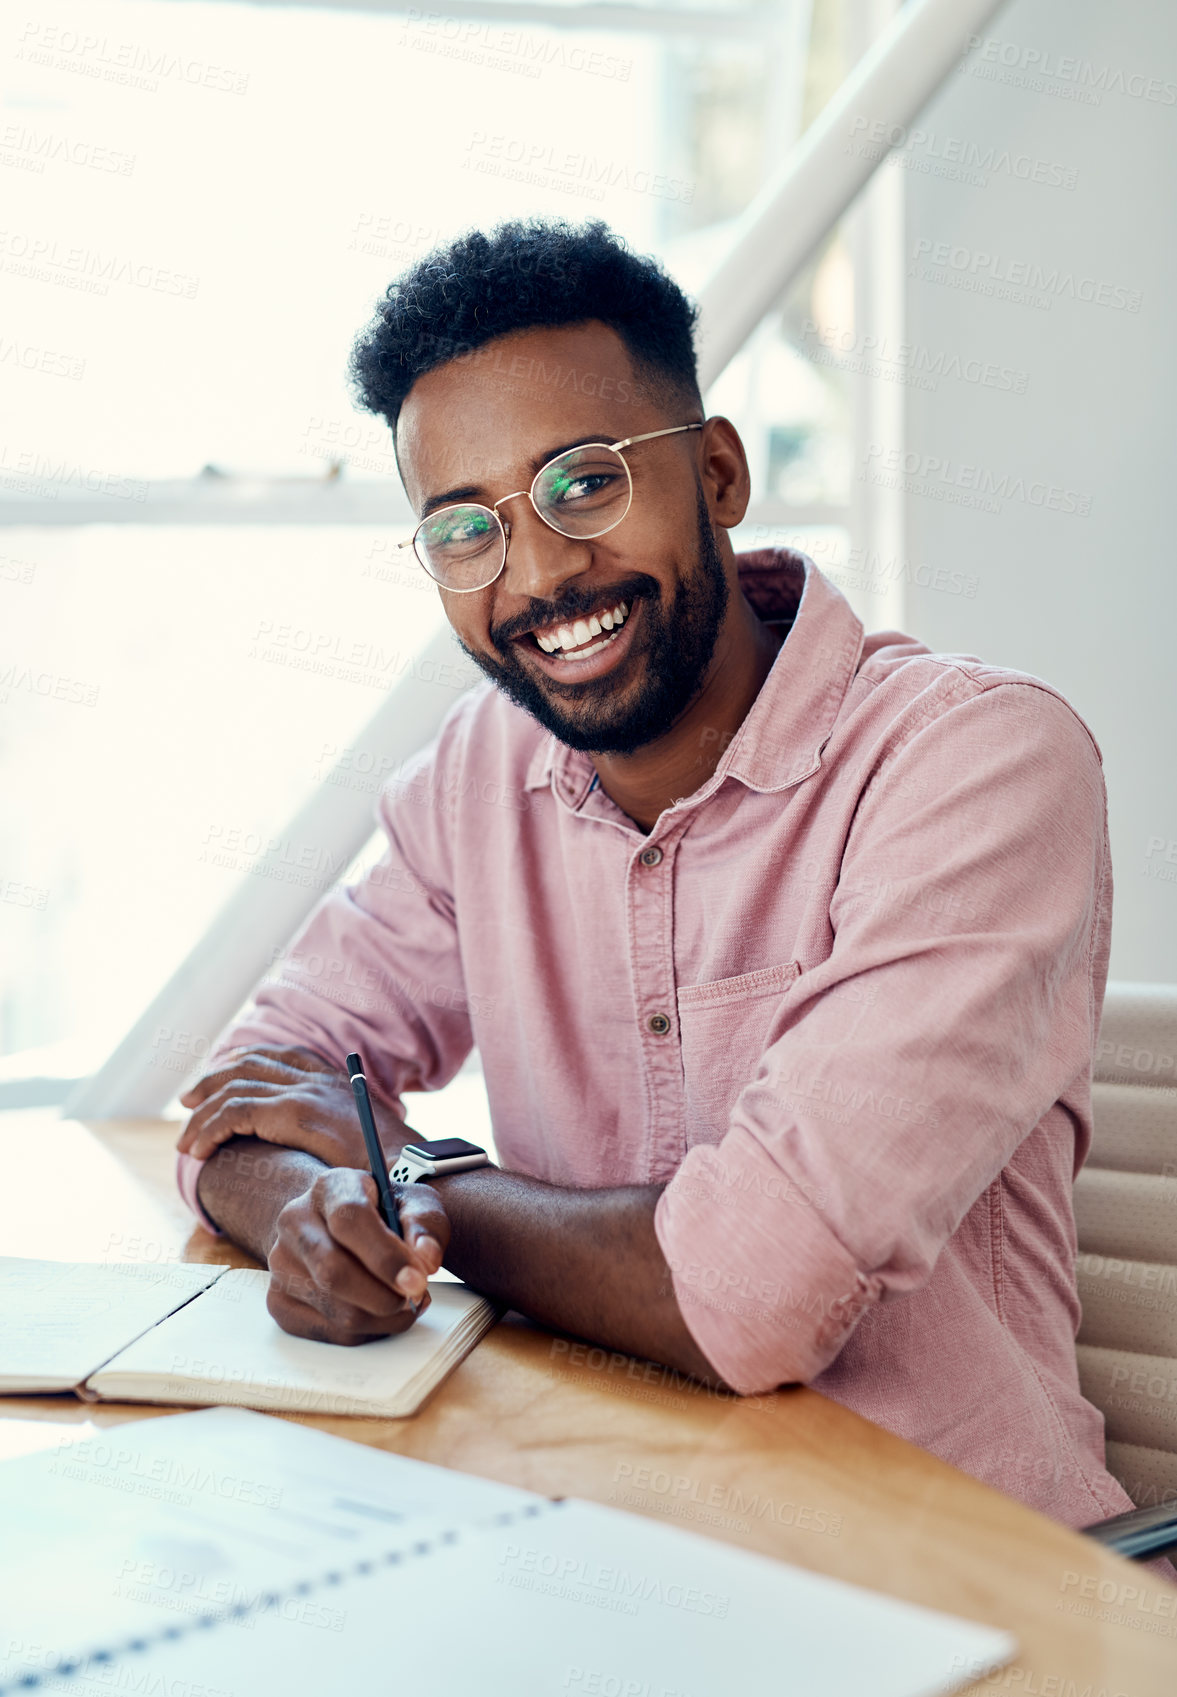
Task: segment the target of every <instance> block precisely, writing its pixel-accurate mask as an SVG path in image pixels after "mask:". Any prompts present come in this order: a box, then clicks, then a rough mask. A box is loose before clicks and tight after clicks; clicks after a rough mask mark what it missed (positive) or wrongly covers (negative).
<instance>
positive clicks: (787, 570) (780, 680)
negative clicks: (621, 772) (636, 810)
mask: <svg viewBox="0 0 1177 1697" xmlns="http://www.w3.org/2000/svg"><path fill="white" fill-rule="evenodd" d="M736 565H737V568H738V571H739V579H740V588H741V589H742V590H743V592H744V594H745V595H746V596H747V598H748V600H749V602H750V603H751V605H752V607H753V608H754V609H755V611H756V612H757V613H758V614H759V616H760V618H761V620H762V621H763V622H765V623H766V624H775V623H784V624H785V626H786V630H787V635H786V637H785V640H784V642H782V644H781V647H780V650H779V652H778V653H777V657H776V659H775V660H774V661H773V663H772V668H771V670H770V671H769V674H768V676H767V678H766V679H765V680H764V683H763V685H762V686H761V689H760V693H759V695H758V696H757V697H756V700H755V701H754V702H753V703H752V706H751V707H750V709H749V710H748V713H747V714H746V716H745V718H744V721H743V723H742V724H741V726H740V728H739V730H738V731H737V732H736V734H735V736H734V737H733V738H732V740H731V742H730V743H729V744H728V746H727V748H726V749H725V750H724V752H723V754H722V756H721V758H720V761H719V765H718V766H717V767H716V769H715V771H714V773H713V774H712V776H711V777H710V778H709V779H708V780H707V782H706V783H705V784H703V785H702V786H701V787H700V788H699V789H698V790H696V791H695V793H694V795H693V796H691V797H690V801H691V802H692V803H697V802H700V801H703V800H705V799H706V798H707V796H709V795H711V794H712V792H713V791H714V790H716V789H718V788H719V785H720V784H721V783H722V782H723V781H724V779H725V778H738V779H739V780H740V782H741V783H743V784H746V785H747V786H748V787H749V789H754V790H760V791H773V790H783V789H787V788H789V786H790V785H792V784H796V783H799V782H800V781H801V779H802V778H807V777H809V776H810V774H811V773H813V772H816V771H817V769H818V767H819V765H820V764H821V751H822V749H823V748H824V746H825V744H826V743H827V742H828V741H829V738H830V733H831V732H832V731H833V728H834V722H835V720H836V719H837V716H838V712H839V709H840V708H841V705H842V701H843V699H844V697H845V694H846V691H847V689H848V688H849V687H850V683H851V680H852V679H853V677H854V674H855V672H856V670H857V669H858V662H859V658H860V656H861V654H862V643H863V626H862V621H861V620H860V619H858V618H857V617H856V616H855V614H854V612H853V610H852V609H851V607H850V604H849V603H848V602H847V600H846V598H845V596H844V595H842V593H841V591H840V590H838V589H836V588H835V587H834V585H833V584H832V583H831V582H830V580H829V579H828V578H827V577H823V576H822V574H821V572H820V571H818V569H817V567H816V566H815V565H814V563H813V561H812V560H811V559H810V558H809V556H808V555H807V554H801V553H798V552H797V551H796V550H795V549H792V548H758V549H756V550H755V551H754V552H752V553H747V554H738V555H737V556H736ZM595 776H596V767H595V766H594V765H593V763H592V760H591V758H590V756H589V755H587V754H583V753H581V752H580V751H579V750H576V749H571V748H569V747H568V746H567V745H566V744H564V743H561V742H559V741H558V740H557V739H556V738H555V737H554V736H552V735H551V734H550V733H549V734H548V735H546V736H545V737H544V738H543V739H542V741H541V742H540V744H539V746H538V747H537V748H536V751H535V753H534V755H533V756H532V759H531V762H530V764H529V766H528V769H527V780H526V783H525V784H524V788H525V789H528V790H535V789H544V788H546V787H547V786H548V785H549V784H550V785H552V787H553V788H554V789H555V790H556V791H557V793H558V794H560V795H561V796H562V798H563V799H564V801H565V802H566V803H567V804H568V806H569V807H571V808H574V809H575V808H578V807H579V806H580V804H581V803H582V802H583V801H584V799H585V797H586V796H587V794H588V792H589V790H590V789H591V787H592V782H593V778H594V777H595Z"/></svg>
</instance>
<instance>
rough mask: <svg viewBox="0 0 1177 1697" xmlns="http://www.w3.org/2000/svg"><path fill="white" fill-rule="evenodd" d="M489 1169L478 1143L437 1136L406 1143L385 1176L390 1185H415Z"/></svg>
mask: <svg viewBox="0 0 1177 1697" xmlns="http://www.w3.org/2000/svg"><path fill="white" fill-rule="evenodd" d="M489 1166H490V1156H489V1155H488V1154H487V1152H486V1150H485V1149H480V1148H479V1147H478V1145H477V1143H467V1142H466V1139H465V1138H464V1137H439V1138H436V1139H435V1140H434V1141H433V1142H432V1143H406V1144H405V1146H404V1148H403V1149H402V1150H401V1152H400V1154H399V1155H398V1156H397V1158H396V1162H395V1164H394V1165H393V1166H391V1167H389V1169H388V1176H389V1178H390V1179H391V1180H392V1182H393V1184H418V1183H420V1181H421V1180H422V1179H429V1178H444V1177H445V1175H446V1174H447V1173H465V1172H470V1171H472V1170H473V1168H475V1167H489Z"/></svg>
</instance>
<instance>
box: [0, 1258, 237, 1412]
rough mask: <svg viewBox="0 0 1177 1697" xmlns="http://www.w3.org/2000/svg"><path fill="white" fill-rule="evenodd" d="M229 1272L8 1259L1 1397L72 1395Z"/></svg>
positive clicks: (0, 1265)
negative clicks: (34, 1393)
mask: <svg viewBox="0 0 1177 1697" xmlns="http://www.w3.org/2000/svg"><path fill="white" fill-rule="evenodd" d="M224 1270H225V1269H224V1268H223V1267H205V1266H198V1265H195V1264H192V1263H188V1262H177V1261H172V1262H165V1263H150V1264H144V1263H142V1262H125V1263H124V1262H119V1261H93V1262H88V1261H30V1260H24V1259H18V1258H15V1257H11V1256H0V1392H6V1393H8V1394H10V1395H11V1394H14V1393H16V1392H18V1391H68V1390H72V1389H73V1388H74V1386H75V1385H78V1384H80V1383H81V1381H82V1380H83V1379H84V1378H85V1377H86V1375H87V1374H88V1373H92V1372H94V1370H95V1369H96V1368H97V1367H100V1366H101V1365H102V1364H103V1362H105V1361H109V1360H110V1357H111V1356H112V1355H115V1354H116V1353H117V1352H118V1351H119V1350H120V1349H122V1348H123V1347H124V1345H126V1344H129V1343H130V1342H131V1341H132V1340H133V1339H134V1338H137V1337H138V1336H139V1335H140V1333H142V1332H145V1331H147V1330H148V1328H149V1327H151V1326H154V1325H156V1324H157V1323H158V1322H159V1321H160V1320H162V1319H164V1318H165V1317H166V1316H167V1315H168V1314H170V1313H172V1311H173V1310H174V1309H176V1308H179V1307H180V1306H181V1304H183V1303H186V1302H188V1301H189V1300H190V1299H191V1298H192V1297H193V1296H195V1295H196V1293H197V1291H201V1290H204V1289H205V1288H206V1287H208V1286H210V1285H212V1284H213V1283H214V1282H215V1280H217V1279H218V1278H219V1277H220V1276H221V1274H222V1273H223V1272H224Z"/></svg>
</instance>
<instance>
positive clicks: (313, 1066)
mask: <svg viewBox="0 0 1177 1697" xmlns="http://www.w3.org/2000/svg"><path fill="white" fill-rule="evenodd" d="M333 1070H334V1069H333V1068H332V1067H330V1066H328V1064H327V1062H326V1061H324V1060H322V1059H320V1057H319V1056H318V1055H315V1054H312V1053H311V1051H310V1050H309V1049H277V1048H275V1049H268V1048H252V1049H232V1050H230V1051H229V1052H228V1053H227V1054H225V1055H222V1056H221V1057H220V1058H219V1059H218V1061H217V1064H216V1066H215V1067H214V1068H213V1070H212V1071H211V1072H206V1073H205V1075H204V1077H203V1078H198V1079H197V1080H196V1083H195V1084H192V1085H190V1086H189V1087H188V1089H187V1090H185V1092H184V1094H183V1095H182V1096H181V1097H180V1100H181V1102H182V1103H183V1104H184V1106H185V1107H186V1108H193V1107H197V1106H198V1105H199V1104H200V1103H201V1102H203V1101H205V1100H206V1099H207V1098H208V1097H209V1096H211V1095H213V1094H214V1093H215V1092H216V1091H218V1090H223V1089H224V1087H225V1086H226V1085H227V1084H231V1083H233V1081H234V1080H240V1079H246V1078H256V1079H268V1080H270V1081H273V1082H277V1083H287V1084H290V1083H293V1082H295V1081H296V1078H297V1076H298V1075H300V1074H303V1073H308V1072H331V1071H333ZM292 1075H293V1076H292Z"/></svg>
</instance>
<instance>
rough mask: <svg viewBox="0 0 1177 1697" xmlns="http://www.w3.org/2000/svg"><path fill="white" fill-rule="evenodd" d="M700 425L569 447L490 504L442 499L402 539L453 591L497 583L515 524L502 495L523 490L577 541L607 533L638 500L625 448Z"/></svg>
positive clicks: (462, 592)
mask: <svg viewBox="0 0 1177 1697" xmlns="http://www.w3.org/2000/svg"><path fill="white" fill-rule="evenodd" d="M702 428H703V424H702V422H699V423H697V424H676V425H673V426H672V427H671V428H670V429H669V430H647V431H646V433H645V435H644V436H626V437H623V438H622V440H621V441H620V442H609V443H606V442H589V443H587V444H586V445H585V446H583V447H580V448H569V449H568V450H567V452H565V453H563V454H557V455H556V457H555V459H552V460H549V461H548V463H547V464H546V465H543V466H541V467H540V469H539V470H538V471H537V472H536V474H535V476H534V477H533V478H532V481H531V488H530V489H516V490H515V491H514V493H513V494H510V495H502V496H500V497H499V499H498V500H497V501H496V502H495V504H494V506H493V507H483V506H480V505H478V504H477V503H476V502H462V503H461V504H460V505H457V506H453V507H439V508H438V509H437V511H436V512H434V513H428V514H427V515H426V516H425V517H424V518H423V519H422V520H421V522H420V524H419V525H418V526H417V528H416V530H415V531H414V532H413V534H412V536H409V537H406V538H405V540H404V541H403V542H398V543H397V547H398V548H411V549H412V550H413V552H414V554H415V555H416V556H417V559H418V560H419V561H420V563H421V564H422V565H423V566H424V567H425V570H426V571H427V572H428V573H429V575H430V577H431V578H433V579H435V581H436V582H438V583H440V584H441V585H442V586H443V588H445V589H448V590H451V591H452V592H453V594H455V595H471V594H473V593H474V591H475V590H477V589H485V588H486V586H487V584H489V583H493V582H494V580H495V578H496V577H498V575H499V573H500V572H501V571H502V569H503V566H504V565H505V564H506V560H507V544H508V543H509V541H510V539H511V525H510V521H509V520H508V519H504V518H500V516H499V512H498V509H499V508H500V507H501V506H502V504H503V502H504V501H513V500H514V499H515V497H516V496H517V495H526V496H527V497H528V499H529V500H530V502H531V504H532V506H533V507H534V508H535V510H536V512H537V513H538V514H539V516H540V518H541V519H542V520H543V521H544V523H545V524H546V525H547V526H548V527H549V529H551V530H554V531H557V532H558V533H559V534H560V535H561V536H571V537H573V538H575V539H576V540H577V541H578V542H587V541H589V540H591V538H593V537H594V536H604V534H605V532H606V531H608V530H612V529H613V528H614V526H615V525H619V524H620V523H621V521H622V519H623V518H624V517H625V515H626V513H628V511H629V508H630V503H631V501H632V500H633V478H632V477H631V475H630V470H629V466H628V465H627V464H626V462H625V460H624V459H623V458H622V454H621V450H622V449H623V448H632V447H633V445H634V444H635V443H636V442H652V441H653V440H654V438H655V437H656V436H677V435H678V434H679V433H680V431H683V430H702Z"/></svg>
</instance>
